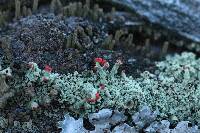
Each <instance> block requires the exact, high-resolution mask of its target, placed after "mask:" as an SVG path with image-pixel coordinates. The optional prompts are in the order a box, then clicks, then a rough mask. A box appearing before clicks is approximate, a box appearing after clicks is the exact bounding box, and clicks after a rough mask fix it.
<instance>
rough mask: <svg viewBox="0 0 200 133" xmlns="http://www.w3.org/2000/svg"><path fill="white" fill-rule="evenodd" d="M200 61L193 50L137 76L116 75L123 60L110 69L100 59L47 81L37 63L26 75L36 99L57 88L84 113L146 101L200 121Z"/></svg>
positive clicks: (61, 96)
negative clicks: (84, 69) (82, 69)
mask: <svg viewBox="0 0 200 133" xmlns="http://www.w3.org/2000/svg"><path fill="white" fill-rule="evenodd" d="M199 63H200V59H196V57H195V55H194V54H193V53H182V54H181V55H175V56H167V58H166V60H164V61H161V62H157V63H156V65H157V67H158V69H157V70H156V71H155V73H153V74H152V73H150V72H147V71H145V72H143V73H142V74H141V77H139V78H136V79H134V78H132V77H131V76H126V75H125V73H124V72H122V73H121V76H120V75H118V74H117V72H118V71H117V70H118V68H119V66H120V61H118V62H117V63H116V64H115V65H114V66H113V68H112V69H111V70H110V71H109V70H107V69H106V68H105V66H102V65H101V64H99V63H98V62H97V63H96V67H95V69H96V71H87V72H83V73H78V72H74V73H73V74H66V75H59V74H54V73H48V75H47V76H46V78H47V79H48V80H47V81H44V80H43V78H44V74H45V71H41V70H40V69H39V68H38V67H37V65H36V64H35V67H34V69H30V70H29V71H28V72H27V74H26V77H27V79H29V80H28V83H27V84H32V85H33V86H35V88H36V89H37V90H36V92H37V95H36V99H40V98H39V97H43V98H44V97H45V99H47V98H46V97H47V96H50V94H51V93H50V92H52V91H53V92H54V91H55V90H56V91H57V92H58V93H59V102H60V103H65V104H66V105H68V107H69V109H70V110H73V111H74V112H76V113H79V114H82V115H84V114H87V113H89V112H95V111H96V110H99V109H102V108H116V109H128V110H129V112H130V113H133V112H135V110H137V109H138V107H139V106H141V105H145V104H147V105H149V106H150V107H151V108H153V109H158V110H159V111H160V117H161V118H166V117H170V119H172V120H196V121H199V107H200V103H199V98H200V95H199V91H200V88H199ZM38 90H40V91H38ZM41 90H43V91H41ZM49 99H50V101H51V97H50V98H49ZM39 103H40V102H39ZM40 104H41V103H40Z"/></svg>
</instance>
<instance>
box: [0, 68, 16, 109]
mask: <svg viewBox="0 0 200 133" xmlns="http://www.w3.org/2000/svg"><path fill="white" fill-rule="evenodd" d="M0 70H1V71H0V108H3V107H4V106H5V104H6V102H7V100H8V98H10V97H12V96H13V95H14V91H12V90H11V89H10V88H9V86H8V84H7V83H6V77H8V76H11V72H12V71H11V69H10V67H8V68H6V69H4V70H2V68H1V65H0Z"/></svg>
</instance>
